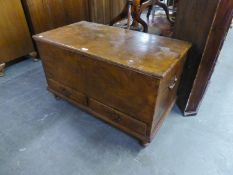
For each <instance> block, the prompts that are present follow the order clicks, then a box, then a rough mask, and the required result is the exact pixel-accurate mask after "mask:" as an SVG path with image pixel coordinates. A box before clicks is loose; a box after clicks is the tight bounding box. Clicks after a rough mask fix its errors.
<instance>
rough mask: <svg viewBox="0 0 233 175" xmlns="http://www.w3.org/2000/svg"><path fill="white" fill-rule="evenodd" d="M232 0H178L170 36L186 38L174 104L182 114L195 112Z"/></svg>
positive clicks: (229, 13)
mask: <svg viewBox="0 0 233 175" xmlns="http://www.w3.org/2000/svg"><path fill="white" fill-rule="evenodd" d="M232 3H233V1H232V0H205V1H203V0H192V1H186V0H180V1H179V4H178V12H177V18H176V24H175V34H174V37H175V38H177V39H181V40H186V41H189V42H191V43H192V44H193V47H192V49H191V51H190V53H189V55H188V59H187V62H186V66H185V69H184V73H183V77H182V81H181V85H180V88H179V92H178V100H177V104H178V106H179V108H180V109H181V111H182V112H183V113H184V115H187V116H188V115H196V114H197V111H198V107H199V105H200V103H201V100H202V98H203V96H204V93H205V91H206V88H207V86H208V82H209V79H210V78H211V75H212V73H213V70H214V67H215V64H216V61H217V58H218V55H219V52H220V50H221V47H222V44H223V42H224V38H225V36H226V33H227V30H228V28H229V26H230V21H231V18H232V9H233V5H232Z"/></svg>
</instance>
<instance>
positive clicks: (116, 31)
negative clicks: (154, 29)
mask: <svg viewBox="0 0 233 175" xmlns="http://www.w3.org/2000/svg"><path fill="white" fill-rule="evenodd" d="M33 38H34V39H35V40H37V41H42V42H49V43H51V44H54V45H58V46H61V47H64V48H67V49H70V50H72V51H75V52H78V53H81V54H83V55H87V56H89V57H93V58H96V59H101V60H104V61H108V62H111V63H113V64H117V65H120V66H122V67H127V68H130V69H134V70H135V71H138V72H142V73H145V74H149V75H152V76H155V77H158V78H162V77H164V76H165V75H166V74H167V72H168V71H169V70H170V69H171V68H172V67H173V66H174V65H175V64H176V63H177V62H178V61H179V60H180V59H182V58H183V57H184V55H185V54H186V53H187V51H188V50H189V49H190V47H191V44H189V43H188V42H184V41H180V40H175V39H171V38H166V37H161V36H156V35H151V34H146V33H141V32H136V31H130V30H125V29H120V28H115V27H110V26H106V25H101V24H96V23H90V22H85V21H82V22H79V23H74V24H71V25H68V26H64V27H60V28H57V29H55V30H51V31H48V32H44V33H41V34H38V35H35V36H34V37H33Z"/></svg>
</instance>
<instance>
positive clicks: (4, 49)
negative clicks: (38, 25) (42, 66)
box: [0, 0, 34, 64]
mask: <svg viewBox="0 0 233 175" xmlns="http://www.w3.org/2000/svg"><path fill="white" fill-rule="evenodd" d="M0 50H1V51H0V64H1V63H4V62H8V61H11V60H13V59H16V58H19V57H21V56H24V55H28V54H29V53H30V52H32V51H33V50H34V48H33V45H32V39H31V36H30V33H29V29H28V26H27V23H26V19H25V16H24V13H23V9H22V6H21V3H20V0H10V1H9V0H0Z"/></svg>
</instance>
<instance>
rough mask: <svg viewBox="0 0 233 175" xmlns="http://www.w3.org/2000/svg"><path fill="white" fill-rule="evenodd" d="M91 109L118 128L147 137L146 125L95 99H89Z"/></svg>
mask: <svg viewBox="0 0 233 175" xmlns="http://www.w3.org/2000/svg"><path fill="white" fill-rule="evenodd" d="M89 108H90V109H91V110H92V111H94V112H96V113H98V114H100V115H101V118H102V119H103V120H106V121H107V122H110V123H113V124H114V125H116V126H119V127H123V128H126V129H128V130H130V131H131V132H136V133H137V134H140V135H143V136H145V135H146V124H145V123H143V122H141V121H138V120H136V119H133V118H132V117H129V116H127V115H125V114H123V113H121V112H119V111H116V110H114V109H112V108H110V107H108V106H106V105H104V104H102V103H100V102H97V101H96V100H94V99H89Z"/></svg>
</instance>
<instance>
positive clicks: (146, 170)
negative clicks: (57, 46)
mask: <svg viewBox="0 0 233 175" xmlns="http://www.w3.org/2000/svg"><path fill="white" fill-rule="evenodd" d="M232 46H233V30H231V31H230V33H229V35H228V37H227V41H226V43H225V45H224V49H223V51H222V53H221V56H220V59H219V61H218V65H217V68H216V71H215V73H214V76H213V78H212V80H211V83H210V87H209V90H208V92H207V94H206V96H205V99H204V101H203V104H202V107H201V108H200V112H199V114H198V116H197V117H192V118H184V117H182V116H181V114H180V113H179V111H178V109H177V108H176V107H175V108H174V109H173V111H172V112H171V114H170V115H169V117H168V118H167V120H166V121H165V123H164V125H163V126H162V128H161V129H160V131H159V133H158V135H157V136H156V138H155V140H154V141H153V142H152V143H151V145H150V146H149V147H147V148H146V149H143V148H142V147H141V146H140V145H139V144H138V142H137V141H136V140H135V139H133V138H131V137H130V136H128V135H126V134H124V133H123V132H120V131H118V130H117V129H114V128H112V127H110V126H109V125H107V124H105V123H103V122H101V121H99V120H97V119H96V118H94V117H92V116H91V115H89V114H87V113H85V112H82V111H80V110H79V109H78V108H76V107H74V106H72V105H70V104H69V103H67V102H65V101H62V100H61V101H56V100H55V99H54V98H53V95H51V94H50V93H49V92H48V91H47V90H46V81H45V78H44V74H43V70H42V67H41V63H40V62H36V63H35V62H33V61H32V60H30V59H29V60H26V61H23V62H21V63H18V64H16V65H13V66H11V67H9V68H8V69H7V72H6V76H5V77H3V78H0V175H95V174H96V175H157V174H158V175H232V174H233V107H232V106H233V90H232V87H233V76H232V74H233V63H232V55H233V49H232Z"/></svg>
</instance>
